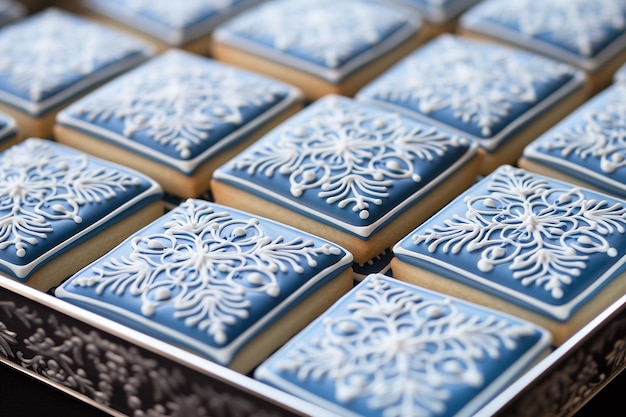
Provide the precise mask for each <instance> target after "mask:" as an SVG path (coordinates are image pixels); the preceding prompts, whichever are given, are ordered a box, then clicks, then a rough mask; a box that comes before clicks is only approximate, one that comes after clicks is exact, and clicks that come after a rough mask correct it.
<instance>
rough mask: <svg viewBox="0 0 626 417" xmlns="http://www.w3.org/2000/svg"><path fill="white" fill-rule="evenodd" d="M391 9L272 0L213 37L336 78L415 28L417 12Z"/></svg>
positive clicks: (374, 4)
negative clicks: (380, 47)
mask: <svg viewBox="0 0 626 417" xmlns="http://www.w3.org/2000/svg"><path fill="white" fill-rule="evenodd" d="M396 7H398V6H391V7H390V5H388V4H385V3H384V2H379V1H377V0H342V1H334V0H298V1H289V0H273V1H269V2H266V3H265V4H262V5H260V6H257V7H255V8H254V9H251V10H250V11H248V12H244V13H242V14H241V15H240V16H237V17H236V18H234V19H232V20H231V21H229V22H227V23H225V24H224V25H222V26H220V27H218V28H217V30H216V32H215V35H214V37H215V39H216V41H218V42H226V43H229V44H230V43H232V44H234V45H237V46H238V47H242V48H243V49H249V50H251V51H253V52H254V53H255V54H258V53H259V52H261V51H262V53H263V54H267V55H268V56H270V57H271V58H272V59H274V60H277V61H278V62H285V63H289V64H291V65H293V66H295V67H299V68H302V69H303V70H305V71H307V72H309V73H311V74H313V75H317V76H319V77H321V78H325V79H327V80H328V81H330V82H339V81H341V80H342V79H343V78H344V77H345V76H346V75H347V74H348V73H350V72H351V71H353V70H355V69H357V68H358V67H359V66H360V65H362V64H364V63H366V62H368V61H370V60H372V59H374V58H375V57H376V56H378V55H380V54H381V52H377V53H376V55H375V56H370V55H371V52H372V51H373V50H375V49H377V48H378V46H379V45H381V44H383V43H386V42H387V40H389V39H394V38H395V37H397V40H394V42H395V43H400V42H401V41H402V40H404V39H406V38H408V37H409V36H411V35H412V34H415V33H416V32H417V30H418V27H419V26H420V18H419V17H418V16H417V14H416V13H411V12H408V13H406V10H405V11H404V12H403V11H402V10H403V9H401V10H397V9H396ZM398 31H399V32H398ZM398 33H399V34H400V35H398ZM394 46H396V45H393V44H392V45H389V46H388V48H389V49H391V48H392V47H394Z"/></svg>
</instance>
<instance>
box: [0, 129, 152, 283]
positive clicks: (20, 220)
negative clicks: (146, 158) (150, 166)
mask: <svg viewBox="0 0 626 417" xmlns="http://www.w3.org/2000/svg"><path fill="white" fill-rule="evenodd" d="M117 168H118V167H117V165H111V166H106V165H103V166H97V165H96V166H94V165H93V164H92V162H91V160H90V158H89V157H88V156H87V155H85V154H82V153H79V152H74V151H70V150H69V149H67V150H65V147H63V146H61V145H57V144H54V143H52V142H49V141H45V140H39V139H28V140H26V141H24V142H23V143H21V144H19V145H16V146H14V147H12V148H9V149H8V150H6V151H5V152H3V153H2V154H0V249H2V250H4V251H6V250H10V251H11V252H12V253H13V254H14V255H15V256H17V257H18V258H25V257H26V256H28V255H31V252H32V253H34V254H35V255H41V256H40V257H39V258H38V259H36V260H35V261H32V262H31V263H28V264H22V262H19V261H15V262H13V261H10V260H9V258H7V259H0V263H2V264H3V265H4V266H5V267H7V268H8V269H10V270H12V271H13V272H14V274H15V275H16V276H17V277H18V278H24V277H26V276H27V275H28V274H29V273H30V272H31V271H32V269H33V268H35V267H36V266H37V265H38V264H39V263H41V262H44V261H45V259H46V258H47V257H48V256H50V254H49V251H50V248H48V245H47V244H46V240H48V239H50V237H51V236H52V235H53V233H58V232H57V231H55V229H56V227H61V228H66V227H68V226H67V225H68V222H71V223H73V224H74V225H75V227H73V228H72V227H71V226H70V227H69V229H68V230H70V231H69V232H65V233H66V234H68V236H67V240H66V241H64V242H62V243H61V244H60V246H64V245H68V244H70V243H71V242H72V241H74V240H76V239H77V238H79V237H80V236H81V235H83V234H85V233H86V230H88V229H85V227H86V226H85V227H83V226H81V224H82V223H83V221H85V220H87V221H88V222H92V223H95V224H94V226H92V227H91V228H93V227H96V225H98V224H99V223H102V222H104V221H105V220H107V218H108V217H110V216H111V214H112V213H113V212H115V211H117V210H114V209H108V210H107V209H106V206H107V201H109V200H111V199H113V198H116V197H119V196H120V195H124V194H126V193H127V191H128V190H129V189H131V188H135V187H137V186H140V185H141V183H142V181H146V179H145V177H142V176H139V174H135V175H134V174H133V173H132V172H131V171H126V170H125V171H120V170H118V169H117ZM153 188H154V190H153V191H149V192H148V194H152V193H155V192H156V189H158V190H159V191H160V188H158V186H156V184H153ZM134 200H135V199H129V201H128V202H127V203H124V204H121V205H120V206H121V207H119V208H118V207H116V209H121V208H122V207H126V206H129V205H130V204H132V203H133V202H134ZM94 205H96V206H101V207H102V208H101V209H98V210H103V211H101V212H100V214H97V213H96V214H91V215H90V216H94V215H97V216H98V219H97V221H96V222H93V219H91V218H89V219H84V214H83V212H84V211H85V210H92V208H88V207H90V206H94Z"/></svg>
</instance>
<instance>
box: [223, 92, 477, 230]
mask: <svg viewBox="0 0 626 417" xmlns="http://www.w3.org/2000/svg"><path fill="white" fill-rule="evenodd" d="M314 109H315V110H311V108H310V109H309V111H311V114H310V116H309V117H307V118H306V119H305V120H304V121H300V122H297V123H290V124H288V125H285V126H284V127H283V128H281V129H280V130H279V131H278V137H277V139H276V140H274V141H265V142H260V143H259V144H258V145H257V146H255V147H253V148H251V150H250V151H249V152H246V153H244V154H241V155H240V156H239V157H238V158H237V159H235V160H234V161H233V166H234V167H235V168H236V169H239V170H245V171H246V172H247V173H248V174H249V175H254V174H256V173H261V174H265V175H266V176H267V177H274V176H282V177H286V178H288V179H289V193H290V194H291V195H292V196H293V197H301V196H302V195H303V194H304V193H305V192H307V191H308V190H316V192H317V196H318V197H319V198H320V199H322V200H323V201H325V202H326V203H327V204H330V205H337V206H338V207H339V208H345V207H350V206H351V207H352V211H353V212H354V213H358V216H359V217H360V218H361V219H367V218H369V216H370V211H371V208H370V206H371V205H374V206H382V205H383V204H385V199H386V198H388V197H389V196H390V189H391V188H392V187H393V184H394V181H395V180H402V179H408V180H412V181H414V182H416V183H418V182H420V181H421V177H420V175H419V174H418V173H417V172H416V163H415V161H416V160H426V161H433V160H435V159H438V158H441V157H442V156H443V155H445V153H446V152H447V151H448V150H449V149H450V148H454V147H460V146H467V142H466V141H464V140H463V139H461V138H458V137H456V136H450V135H449V134H446V133H441V132H439V131H437V129H435V128H432V127H426V126H423V125H415V126H414V127H412V128H408V127H407V126H406V125H405V122H403V120H402V119H401V118H400V116H398V115H397V114H395V113H373V112H371V111H367V110H364V109H362V108H360V107H359V105H356V104H355V103H354V102H350V101H348V100H344V99H340V98H338V97H332V98H329V99H326V100H325V101H323V102H318V103H317V104H316V107H315V108H314Z"/></svg>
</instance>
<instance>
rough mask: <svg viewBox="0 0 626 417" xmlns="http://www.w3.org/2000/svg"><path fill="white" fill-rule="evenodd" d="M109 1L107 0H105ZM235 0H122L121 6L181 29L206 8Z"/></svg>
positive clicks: (220, 7)
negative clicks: (149, 15) (152, 16)
mask: <svg viewBox="0 0 626 417" xmlns="http://www.w3.org/2000/svg"><path fill="white" fill-rule="evenodd" d="M105 1H109V0H105ZM236 1H237V0H184V1H178V2H176V1H172V0H122V2H121V3H122V4H123V6H124V7H125V8H126V9H128V10H129V11H131V12H133V13H148V14H151V15H154V16H156V17H157V18H159V19H160V20H161V21H163V22H165V23H166V24H167V25H169V26H171V27H173V28H176V29H183V28H185V27H187V26H188V25H190V24H192V23H195V22H196V20H197V19H198V15H201V14H203V13H206V12H207V11H208V10H213V11H215V12H219V11H221V10H225V9H227V8H228V7H231V6H232V5H233V4H234V3H235V2H236Z"/></svg>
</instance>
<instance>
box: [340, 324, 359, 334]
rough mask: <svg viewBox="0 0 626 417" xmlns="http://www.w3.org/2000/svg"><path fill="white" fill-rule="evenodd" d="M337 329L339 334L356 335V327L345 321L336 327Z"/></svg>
mask: <svg viewBox="0 0 626 417" xmlns="http://www.w3.org/2000/svg"><path fill="white" fill-rule="evenodd" d="M337 328H338V329H339V331H340V332H342V333H348V334H352V333H356V331H357V327H356V326H355V325H354V323H349V322H345V321H344V322H341V323H339V324H338V325H337Z"/></svg>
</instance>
